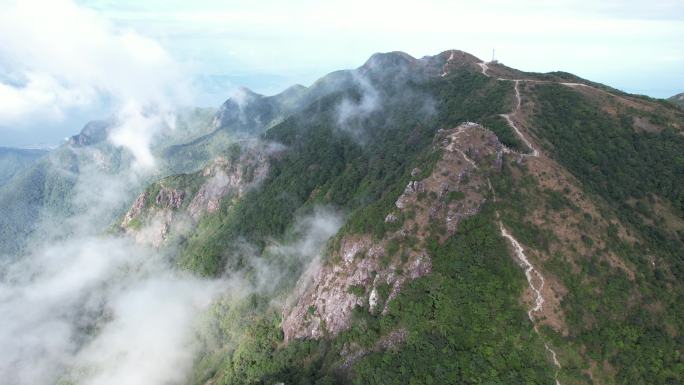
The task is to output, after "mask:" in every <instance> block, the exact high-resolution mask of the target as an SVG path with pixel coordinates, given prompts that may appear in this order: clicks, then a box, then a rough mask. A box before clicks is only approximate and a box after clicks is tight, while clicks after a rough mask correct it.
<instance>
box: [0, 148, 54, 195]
mask: <svg viewBox="0 0 684 385" xmlns="http://www.w3.org/2000/svg"><path fill="white" fill-rule="evenodd" d="M48 152H49V151H48V150H30V149H21V148H7V147H0V186H3V185H4V184H5V183H7V181H9V180H10V179H12V177H14V176H15V175H17V174H19V173H20V172H21V171H23V170H25V169H26V168H28V167H29V166H30V165H31V164H33V163H34V162H35V161H37V160H38V159H39V158H40V157H42V156H44V155H45V154H47V153H48Z"/></svg>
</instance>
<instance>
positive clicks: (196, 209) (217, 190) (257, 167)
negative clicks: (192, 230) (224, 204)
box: [188, 151, 268, 220]
mask: <svg viewBox="0 0 684 385" xmlns="http://www.w3.org/2000/svg"><path fill="white" fill-rule="evenodd" d="M202 174H203V176H204V177H206V178H207V180H206V182H204V184H203V185H202V186H201V187H200V189H199V191H197V194H195V196H194V197H193V199H192V201H191V202H190V205H189V206H188V213H189V214H190V216H191V217H192V218H193V219H195V220H197V219H198V218H199V217H200V216H201V215H202V214H204V213H213V212H215V211H216V210H218V208H219V207H220V205H221V201H222V200H223V198H224V197H226V196H228V195H233V196H234V197H237V198H239V197H241V196H242V195H243V194H244V193H245V191H247V190H248V189H249V188H251V187H252V186H254V185H255V184H258V183H259V182H261V181H262V180H263V179H264V178H265V177H266V175H268V162H267V157H266V154H264V153H263V152H261V151H250V152H248V153H247V154H245V155H243V156H241V157H240V158H239V159H238V160H237V161H234V162H230V161H229V160H227V159H225V158H223V157H219V158H217V159H216V160H215V161H214V162H213V163H212V164H211V165H210V166H208V167H206V168H205V169H204V171H203V173H202Z"/></svg>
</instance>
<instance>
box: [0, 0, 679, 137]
mask: <svg viewBox="0 0 684 385" xmlns="http://www.w3.org/2000/svg"><path fill="white" fill-rule="evenodd" d="M5 3H6V4H7V5H6V7H5V8H4V9H3V11H2V13H1V14H0V21H2V26H0V32H1V34H2V35H3V37H2V38H0V53H2V55H0V57H2V59H0V102H2V103H0V104H2V106H0V132H2V140H0V146H10V147H46V146H47V147H49V146H54V145H58V144H59V143H60V142H61V141H62V140H63V138H64V137H66V136H70V135H73V134H76V133H78V132H79V131H80V129H81V128H82V127H83V125H84V124H85V123H87V122H88V121H90V120H94V119H102V118H106V117H108V116H111V115H115V114H117V111H118V110H120V108H121V106H122V105H125V104H126V103H130V102H131V101H132V100H133V101H135V103H137V104H140V105H164V106H167V107H172V108H175V107H177V106H199V107H218V106H219V105H220V104H221V103H222V102H223V101H224V100H226V99H227V98H228V97H229V96H230V95H231V93H232V92H233V90H235V89H236V88H237V87H240V86H245V87H247V88H250V89H252V90H254V91H255V92H258V93H262V94H267V95H269V94H275V93H277V92H279V91H281V90H283V89H285V88H287V87H288V86H290V85H293V84H303V85H306V86H308V85H310V84H311V83H312V82H314V81H315V80H316V79H318V78H320V77H322V76H324V75H325V74H327V73H329V72H332V71H335V70H340V69H349V68H355V67H358V66H360V65H361V64H363V62H364V61H365V60H366V59H367V58H368V57H370V56H371V55H372V54H373V53H376V52H389V51H403V52H406V53H408V54H410V55H412V56H414V57H418V58H420V57H422V56H426V55H435V54H437V53H439V52H442V51H445V50H448V49H460V50H463V51H466V52H469V53H471V54H473V55H475V56H478V57H479V58H480V59H483V60H490V59H491V56H492V50H493V49H496V58H497V59H498V60H499V61H501V62H502V63H505V64H506V65H508V66H510V67H514V68H517V69H520V70H524V71H533V72H549V71H566V72H571V73H573V74H576V75H578V76H581V77H583V78H587V79H590V80H592V81H597V82H601V83H604V84H607V85H609V86H612V87H615V88H617V89H621V90H623V91H626V92H630V93H637V94H644V95H648V96H651V97H659V98H666V97H669V96H672V95H675V94H677V93H679V92H683V91H684V73H682V71H681V70H680V69H681V68H682V66H683V65H684V52H682V50H681V48H680V47H679V43H678V42H681V41H682V40H684V23H682V21H684V5H683V4H681V3H679V2H675V1H663V2H659V3H658V4H642V3H641V2H638V1H604V2H599V3H595V2H588V1H560V2H554V4H551V5H549V4H537V2H534V1H526V2H525V4H524V6H522V5H520V4H516V5H510V4H508V3H506V2H502V1H485V2H480V3H478V4H470V3H468V2H444V1H430V2H427V3H425V4H423V3H421V4H420V5H416V4H412V3H410V2H403V1H400V2H387V1H379V2H373V3H372V4H366V3H362V2H354V1H352V2H344V3H342V2H338V1H334V2H328V3H326V4H319V3H317V2H312V1H298V2H289V3H288V4H286V5H283V4H280V3H278V2H274V1H260V2H252V3H250V4H234V3H230V2H228V3H226V2H219V1H214V0H201V1H198V2H193V3H192V5H187V4H184V3H183V2H181V1H158V0H152V1H146V2H144V3H143V2H135V1H128V0H125V1H117V2H114V1H107V0H83V1H72V0H55V1H49V2H48V1H40V0H25V1H21V2H17V1H12V0H5ZM35 9H41V10H42V11H41V12H35ZM530 9H534V11H530Z"/></svg>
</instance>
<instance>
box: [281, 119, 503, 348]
mask: <svg viewBox="0 0 684 385" xmlns="http://www.w3.org/2000/svg"><path fill="white" fill-rule="evenodd" d="M435 150H442V154H443V156H442V159H441V160H440V161H438V162H437V164H436V165H435V167H434V169H433V170H432V173H431V175H429V176H428V177H427V178H425V179H423V180H413V181H410V182H409V183H408V184H407V186H406V188H405V189H404V192H403V193H402V194H401V196H399V198H398V199H397V201H396V204H395V206H396V208H397V209H396V210H393V211H392V212H390V213H388V214H387V216H386V218H385V221H386V222H388V223H401V225H400V228H399V229H398V230H396V231H394V232H392V233H388V234H386V235H385V236H384V237H383V238H382V239H380V240H374V239H372V238H371V237H370V236H369V235H351V234H348V235H346V236H344V237H343V238H342V239H341V241H340V243H339V245H340V246H339V248H338V249H337V250H335V251H334V252H333V255H332V258H331V260H330V261H329V262H328V263H327V264H325V265H322V266H321V267H320V268H319V270H318V271H317V272H316V273H315V274H314V277H313V282H300V283H299V284H300V285H308V287H307V288H306V290H304V291H303V294H302V295H301V297H300V298H299V299H298V302H297V303H296V305H295V306H294V307H293V308H292V309H286V310H285V314H284V317H283V323H282V328H283V332H284V334H285V339H286V340H291V339H298V338H321V337H322V336H324V335H326V334H328V335H336V334H338V333H340V332H341V331H343V330H345V329H348V328H349V327H350V325H351V315H352V311H353V309H354V308H355V307H357V306H361V307H365V308H367V309H368V311H370V312H387V311H388V305H389V303H390V302H391V301H392V300H393V299H394V298H396V296H397V295H398V294H399V292H400V290H401V288H402V286H403V285H404V284H405V283H406V282H408V281H410V280H414V279H417V278H419V277H422V276H425V275H428V274H430V272H431V271H432V260H431V258H430V256H429V255H428V253H427V248H426V245H425V240H426V239H427V237H428V236H429V235H431V231H433V230H432V229H433V228H434V227H442V228H443V229H445V231H444V234H442V235H440V239H441V240H444V239H446V238H447V237H448V236H449V235H452V234H454V233H455V232H456V230H457V229H458V224H459V223H460V221H461V220H462V219H463V218H466V217H469V216H472V215H475V214H476V213H477V212H478V211H479V209H480V206H481V205H482V204H483V203H484V202H485V201H486V194H487V193H488V189H487V180H486V176H484V175H483V173H484V172H497V171H499V170H500V164H499V161H498V160H497V159H500V158H501V153H502V151H503V146H502V145H501V143H500V142H499V140H498V139H497V138H496V136H495V135H494V134H493V133H491V132H489V131H487V130H485V129H484V128H482V127H481V126H479V125H476V124H472V123H471V124H468V125H461V126H459V127H457V128H455V129H451V130H440V132H439V133H438V134H437V137H436V138H435ZM418 174H419V171H417V172H415V173H412V176H413V177H415V176H417V175H418ZM409 212H410V213H411V214H410V215H409ZM400 221H401V222H400ZM409 241H410V242H409ZM335 261H337V262H335ZM357 353H358V352H357ZM350 354H351V353H350ZM355 354H356V353H355Z"/></svg>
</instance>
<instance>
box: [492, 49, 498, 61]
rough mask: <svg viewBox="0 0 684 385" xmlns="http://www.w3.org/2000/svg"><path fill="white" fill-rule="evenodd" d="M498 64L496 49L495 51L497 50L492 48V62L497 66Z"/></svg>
mask: <svg viewBox="0 0 684 385" xmlns="http://www.w3.org/2000/svg"><path fill="white" fill-rule="evenodd" d="M498 62H499V61H498V60H496V49H495V48H492V61H491V63H495V64H496V63H498Z"/></svg>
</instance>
